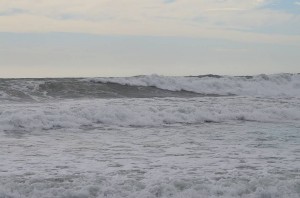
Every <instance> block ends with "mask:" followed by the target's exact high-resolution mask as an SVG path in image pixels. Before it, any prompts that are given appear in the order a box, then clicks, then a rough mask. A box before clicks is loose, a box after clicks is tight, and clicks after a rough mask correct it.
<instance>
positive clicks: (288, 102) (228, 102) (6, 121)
mask: <svg viewBox="0 0 300 198" xmlns="http://www.w3.org/2000/svg"><path fill="white" fill-rule="evenodd" d="M235 120H244V121H259V122H297V121H300V102H299V100H298V99H273V100H272V99H257V98H249V97H205V98H190V99H179V98H177V99H176V98H173V99H172V98H165V99H110V100H105V99H94V100H76V101H72V100H69V101H60V102H48V103H25V104H21V103H10V104H2V105H0V127H1V130H34V129H38V130H40V129H53V128H78V127H82V126H92V127H97V126H103V125H115V126H162V125H169V124H180V123H183V124H196V123H204V122H226V121H235Z"/></svg>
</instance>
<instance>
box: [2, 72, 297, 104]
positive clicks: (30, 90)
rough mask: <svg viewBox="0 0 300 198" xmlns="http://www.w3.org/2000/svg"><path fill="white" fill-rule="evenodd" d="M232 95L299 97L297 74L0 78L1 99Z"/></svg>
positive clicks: (40, 99) (34, 99)
mask: <svg viewBox="0 0 300 198" xmlns="http://www.w3.org/2000/svg"><path fill="white" fill-rule="evenodd" d="M232 95H237V96H253V97H270V98H272V97H277V98H278V97H283V98H289V97H300V74H276V75H264V74H263V75H257V76H237V77H234V76H218V75H204V76H189V77H170V76H160V75H149V76H135V77H120V78H117V77H111V78H53V79H47V78H45V79H0V101H21V102H24V101H45V100H47V101H49V100H50V101H51V100H57V99H78V98H90V99H91V98H153V97H160V98H162V97H184V98H185V97H188V98H190V97H199V96H232Z"/></svg>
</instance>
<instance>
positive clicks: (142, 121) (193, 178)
mask: <svg viewBox="0 0 300 198" xmlns="http://www.w3.org/2000/svg"><path fill="white" fill-rule="evenodd" d="M207 121H208V122H207ZM299 123H300V101H299V98H281V99H280V98H276V99H272V98H269V99H267V98H256V97H203V98H185V99H183V98H161V99H158V98H151V99H149V98H148V99H133V98H132V99H129V98H127V99H89V100H60V101H52V102H43V103H37V102H35V103H30V102H28V103H17V102H6V103H1V104H0V198H29V197H30V198H53V197H61V198H87V197H91V198H96V197H99V198H102V197H114V198H118V197H128V198H135V197H136V198H144V197H145V198H154V197H164V198H166V197H168V198H169V197H176V198H177V197H184V198H190V197H193V198H194V197H195V198H196V197H213V198H214V197H228V198H229V197H235V198H237V197H239V198H298V197H299V196H300V169H299V168H300V158H299V155H300V124H299Z"/></svg>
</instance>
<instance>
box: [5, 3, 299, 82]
mask: <svg viewBox="0 0 300 198" xmlns="http://www.w3.org/2000/svg"><path fill="white" fill-rule="evenodd" d="M299 52H300V0H51V1H50V0H0V77H2V78H13V77H86V76H90V77H95V76H133V75H147V74H160V75H171V76H181V75H200V74H209V73H212V74H223V75H253V74H261V73H266V74H271V73H282V72H283V73H300V65H299V63H300V55H299Z"/></svg>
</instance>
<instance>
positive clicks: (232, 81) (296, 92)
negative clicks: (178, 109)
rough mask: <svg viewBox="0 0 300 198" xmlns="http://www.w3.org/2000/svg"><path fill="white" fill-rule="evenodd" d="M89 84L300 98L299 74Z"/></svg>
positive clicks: (109, 80)
mask: <svg viewBox="0 0 300 198" xmlns="http://www.w3.org/2000/svg"><path fill="white" fill-rule="evenodd" d="M89 81H91V82H101V83H118V84H121V85H130V86H147V87H149V86H153V87H156V88H159V89H164V90H170V91H182V90H184V91H190V92H194V93H201V94H217V95H240V96H259V97H299V96H300V74H274V75H265V74H261V75H257V76H218V75H204V76H190V77H167V76H159V75H150V76H136V77H125V78H115V77H114V78H92V79H89Z"/></svg>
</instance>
